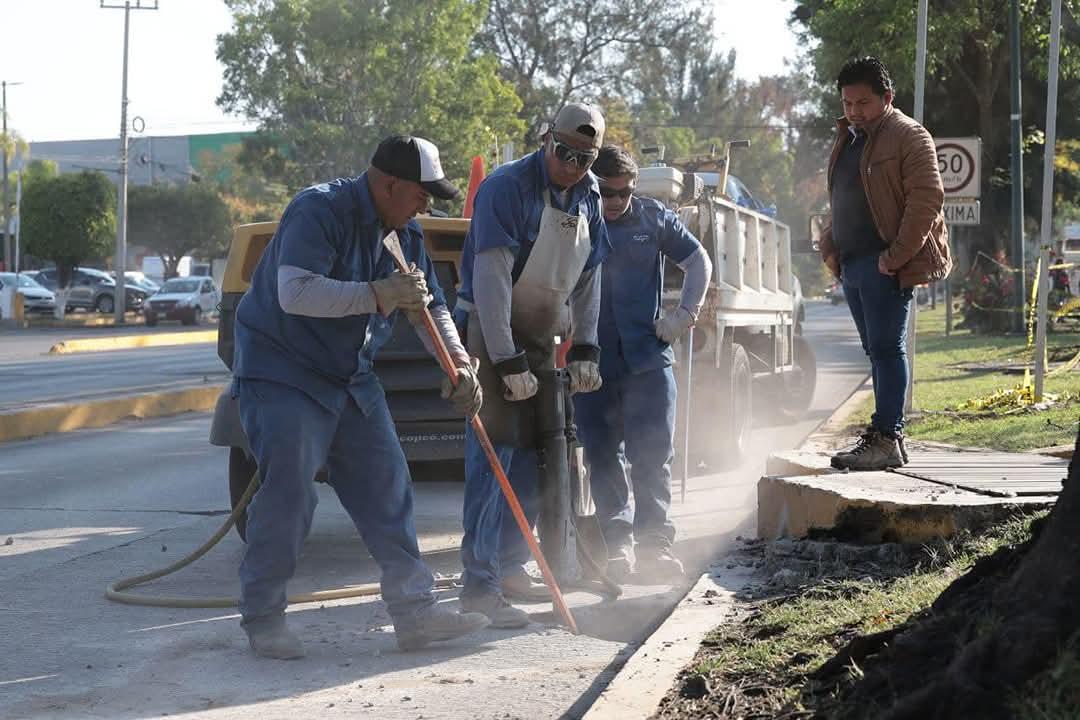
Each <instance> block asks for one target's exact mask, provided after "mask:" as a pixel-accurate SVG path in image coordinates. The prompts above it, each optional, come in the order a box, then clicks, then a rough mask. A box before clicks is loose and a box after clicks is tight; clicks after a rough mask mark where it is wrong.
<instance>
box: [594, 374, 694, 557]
mask: <svg viewBox="0 0 1080 720" xmlns="http://www.w3.org/2000/svg"><path fill="white" fill-rule="evenodd" d="M675 395H676V390H675V374H674V372H672V369H671V367H670V366H668V367H663V368H658V369H656V370H649V371H646V372H643V373H639V374H636V375H635V374H630V373H629V372H626V373H625V374H621V375H619V376H616V377H610V378H608V377H605V378H604V384H603V385H601V386H600V389H599V390H597V391H596V392H591V393H584V394H580V395H575V396H574V408H575V421H576V422H577V426H578V435H579V436H580V438H581V442H582V445H583V446H584V448H585V460H586V462H588V464H589V479H590V483H591V486H592V495H593V502H594V503H596V517H597V519H598V520H599V521H600V528H601V530H603V532H604V540H605V541H606V542H607V544H608V547H609V548H610V549H611V550H612V551H615V550H616V548H619V547H624V546H628V545H629V544H630V543H631V537H633V538H634V539H636V540H637V542H638V544H639V545H642V546H644V547H649V548H656V549H663V550H666V549H668V548H670V547H671V543H672V542H673V541H674V539H675V525H674V524H673V523H672V522H671V520H670V518H669V517H668V512H669V510H670V509H671V460H672V456H673V450H672V444H673V442H674V435H675ZM627 463H629V465H630V470H629V480H628V479H627V470H626V464H627ZM631 488H633V497H634V506H633V508H631V506H630V491H631Z"/></svg>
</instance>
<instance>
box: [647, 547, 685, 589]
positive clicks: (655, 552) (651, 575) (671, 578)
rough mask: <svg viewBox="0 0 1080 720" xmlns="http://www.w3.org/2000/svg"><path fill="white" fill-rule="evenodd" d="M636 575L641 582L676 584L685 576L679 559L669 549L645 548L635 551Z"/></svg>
mask: <svg viewBox="0 0 1080 720" xmlns="http://www.w3.org/2000/svg"><path fill="white" fill-rule="evenodd" d="M636 570H637V574H638V575H639V576H641V578H642V579H643V580H650V581H652V580H655V581H660V582H677V581H679V580H681V579H682V578H684V577H685V576H686V571H685V570H683V564H682V562H681V561H680V560H679V558H677V557H675V556H674V555H672V554H671V549H670V548H664V547H646V548H643V547H641V546H640V545H639V546H638V549H637V567H636Z"/></svg>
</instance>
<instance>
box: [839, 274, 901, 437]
mask: <svg viewBox="0 0 1080 720" xmlns="http://www.w3.org/2000/svg"><path fill="white" fill-rule="evenodd" d="M841 282H842V283H843V285H844V297H846V298H847V303H848V307H849V308H851V316H852V317H853V318H854V319H855V327H857V328H858V330H859V339H860V340H861V341H862V346H863V351H864V352H866V354H867V355H868V356H869V357H870V367H871V372H872V377H873V379H874V416H873V419H872V420H871V424H872V425H873V426H874V429H876V430H878V431H879V432H882V433H885V434H886V435H894V434H896V433H897V432H899V431H901V430H903V428H904V398H905V396H906V395H907V386H908V382H909V380H910V377H909V373H908V364H907V325H908V317H909V315H910V313H911V298H912V297H913V295H914V292H915V291H914V288H901V287H900V281H899V280H898V279H897V278H896V276H895V275H883V274H882V273H881V272H880V271H879V270H878V256H877V255H867V256H865V257H860V258H854V259H852V260H849V261H847V262H845V263H844V264H843V267H842V268H841Z"/></svg>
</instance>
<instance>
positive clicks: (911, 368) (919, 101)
mask: <svg viewBox="0 0 1080 720" xmlns="http://www.w3.org/2000/svg"><path fill="white" fill-rule="evenodd" d="M928 4H929V2H928V0H919V15H918V21H917V22H918V26H917V27H916V31H917V32H916V35H915V122H917V123H919V124H920V125H922V124H923V122H924V120H923V115H924V110H925V107H926V26H927V14H928V12H929V9H928V7H927V6H928ZM918 315H919V289H918V288H915V292H914V293H913V295H912V298H911V312H910V313H909V314H908V327H907V356H908V385H907V390H906V392H905V394H904V412H906V413H909V412H911V411H912V410H913V409H914V407H915V323H916V318H917V317H918ZM876 391H877V390H876V388H875V392H876Z"/></svg>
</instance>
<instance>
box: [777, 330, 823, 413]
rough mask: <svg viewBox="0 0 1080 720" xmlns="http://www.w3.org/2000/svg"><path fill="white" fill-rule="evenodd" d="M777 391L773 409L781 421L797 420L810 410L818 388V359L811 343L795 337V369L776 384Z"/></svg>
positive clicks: (800, 337) (798, 336)
mask: <svg viewBox="0 0 1080 720" xmlns="http://www.w3.org/2000/svg"><path fill="white" fill-rule="evenodd" d="M774 386H775V388H776V389H777V391H778V392H777V393H776V394H777V395H778V397H776V402H775V403H774V404H773V407H774V408H775V409H776V413H777V416H778V418H779V419H786V420H797V419H798V418H800V417H802V416H803V414H805V413H806V411H807V410H809V409H810V403H812V402H813V400H814V389H815V388H816V387H817V357H816V356H815V355H814V349H813V348H812V347H810V343H809V342H807V341H806V338H804V337H802V336H801V335H796V336H795V369H794V371H792V372H791V373H788V374H787V375H785V376H784V379H783V380H782V381H780V382H776V383H775V384H774Z"/></svg>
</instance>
